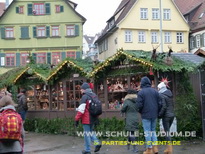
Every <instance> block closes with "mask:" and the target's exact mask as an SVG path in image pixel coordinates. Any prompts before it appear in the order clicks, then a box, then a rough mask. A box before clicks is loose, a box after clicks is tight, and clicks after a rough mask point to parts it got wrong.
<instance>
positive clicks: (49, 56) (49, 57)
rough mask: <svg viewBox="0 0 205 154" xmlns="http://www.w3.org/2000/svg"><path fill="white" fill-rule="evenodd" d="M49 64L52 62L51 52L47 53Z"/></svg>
mask: <svg viewBox="0 0 205 154" xmlns="http://www.w3.org/2000/svg"><path fill="white" fill-rule="evenodd" d="M47 64H51V53H50V52H48V53H47Z"/></svg>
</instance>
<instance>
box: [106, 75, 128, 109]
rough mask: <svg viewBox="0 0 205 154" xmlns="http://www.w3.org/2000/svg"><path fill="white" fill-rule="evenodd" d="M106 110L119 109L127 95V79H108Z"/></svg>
mask: <svg viewBox="0 0 205 154" xmlns="http://www.w3.org/2000/svg"><path fill="white" fill-rule="evenodd" d="M107 86H108V108H109V109H112V110H113V109H120V108H121V107H122V104H123V101H124V97H125V96H126V94H127V89H128V82H127V77H119V78H108V79H107Z"/></svg>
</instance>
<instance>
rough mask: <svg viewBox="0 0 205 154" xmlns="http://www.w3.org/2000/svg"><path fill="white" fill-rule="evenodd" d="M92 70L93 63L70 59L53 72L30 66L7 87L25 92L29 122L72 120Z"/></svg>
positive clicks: (20, 72) (35, 65) (47, 67)
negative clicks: (41, 119)
mask: <svg viewBox="0 0 205 154" xmlns="http://www.w3.org/2000/svg"><path fill="white" fill-rule="evenodd" d="M91 69H92V62H89V61H85V60H74V59H70V58H68V59H66V60H64V61H63V62H62V63H60V64H59V65H58V66H56V67H54V68H51V67H50V65H47V64H32V65H28V66H27V67H25V68H22V69H20V70H19V71H17V73H16V74H15V75H14V76H13V78H12V79H11V80H10V83H11V84H10V85H8V84H7V86H10V87H12V84H13V85H15V86H16V87H17V88H18V91H20V89H26V90H27V102H28V107H29V110H28V116H27V117H28V118H33V117H36V118H37V117H41V118H49V119H50V118H57V117H59V118H62V117H68V116H74V114H75V108H76V106H78V105H79V101H80V98H81V96H82V95H81V93H80V86H81V84H82V83H83V82H84V81H86V75H87V72H89V71H90V70H91ZM16 95H17V92H16Z"/></svg>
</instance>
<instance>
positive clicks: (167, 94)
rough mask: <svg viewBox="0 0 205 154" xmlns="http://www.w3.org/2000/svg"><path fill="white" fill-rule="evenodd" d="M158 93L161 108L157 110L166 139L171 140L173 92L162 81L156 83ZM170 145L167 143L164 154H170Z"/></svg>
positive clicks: (173, 115)
mask: <svg viewBox="0 0 205 154" xmlns="http://www.w3.org/2000/svg"><path fill="white" fill-rule="evenodd" d="M157 87H158V90H159V95H160V98H161V104H162V108H161V110H160V112H159V117H160V118H162V125H163V127H164V131H165V132H166V136H165V137H166V141H171V137H170V134H169V133H170V127H171V125H172V123H173V121H174V117H175V114H174V101H173V94H172V92H171V90H169V89H167V86H166V84H165V83H164V82H161V83H160V84H158V86H157ZM172 151H173V149H172V145H167V148H166V149H165V150H164V154H172Z"/></svg>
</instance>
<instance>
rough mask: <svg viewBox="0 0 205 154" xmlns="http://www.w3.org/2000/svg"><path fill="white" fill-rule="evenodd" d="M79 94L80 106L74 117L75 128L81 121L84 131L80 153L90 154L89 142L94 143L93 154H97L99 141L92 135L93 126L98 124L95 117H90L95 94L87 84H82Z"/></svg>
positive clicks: (99, 145) (99, 146)
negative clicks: (95, 153) (83, 143)
mask: <svg viewBox="0 0 205 154" xmlns="http://www.w3.org/2000/svg"><path fill="white" fill-rule="evenodd" d="M81 93H82V94H83V96H82V98H81V101H80V106H79V107H78V108H77V111H78V112H77V114H76V116H75V121H76V126H77V125H78V123H79V120H81V122H82V124H83V130H84V142H85V147H84V150H83V151H82V154H90V153H91V148H90V146H91V141H92V142H94V145H95V150H94V152H98V151H99V150H100V148H101V144H100V141H99V140H98V138H97V136H96V134H95V133H94V126H95V124H96V123H97V122H98V117H97V116H92V115H91V111H90V110H89V109H90V108H91V106H90V105H91V102H92V100H93V99H95V98H97V96H96V94H95V93H93V92H92V90H91V89H90V86H89V84H88V83H87V82H84V83H83V84H82V85H81Z"/></svg>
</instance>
